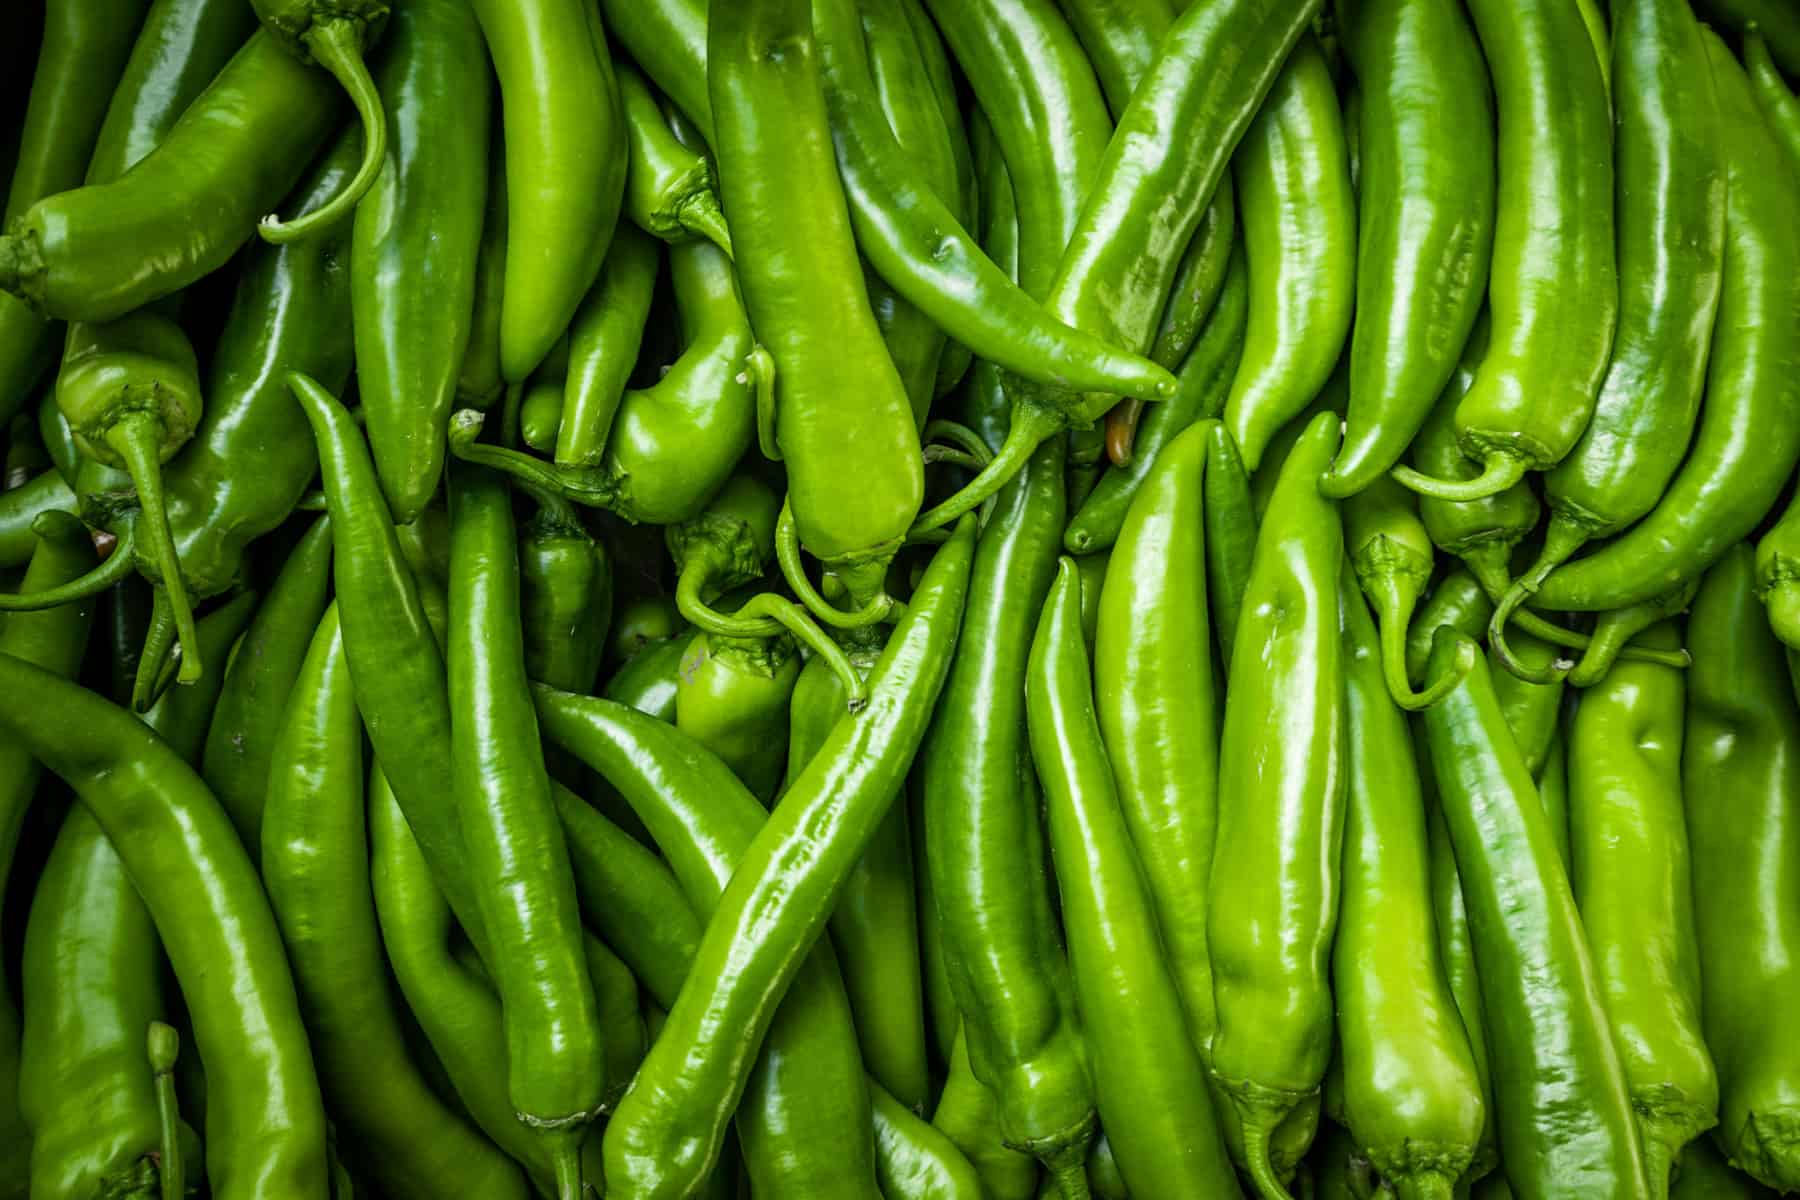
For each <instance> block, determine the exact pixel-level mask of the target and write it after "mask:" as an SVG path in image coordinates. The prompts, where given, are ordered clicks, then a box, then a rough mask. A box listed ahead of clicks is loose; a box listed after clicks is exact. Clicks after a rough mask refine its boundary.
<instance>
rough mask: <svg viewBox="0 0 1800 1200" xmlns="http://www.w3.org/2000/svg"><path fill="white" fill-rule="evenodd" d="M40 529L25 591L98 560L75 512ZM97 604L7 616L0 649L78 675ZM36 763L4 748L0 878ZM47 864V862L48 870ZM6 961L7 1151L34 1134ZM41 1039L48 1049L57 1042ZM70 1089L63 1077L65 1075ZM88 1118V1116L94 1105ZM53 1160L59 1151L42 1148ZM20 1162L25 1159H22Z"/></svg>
mask: <svg viewBox="0 0 1800 1200" xmlns="http://www.w3.org/2000/svg"><path fill="white" fill-rule="evenodd" d="M38 529H39V530H40V531H41V536H39V537H37V538H36V539H35V540H36V542H37V548H36V549H35V550H34V551H33V552H32V554H31V566H30V567H28V568H27V570H26V572H25V580H24V587H25V589H26V590H27V591H40V590H43V589H45V588H52V587H58V586H60V585H61V584H63V583H65V582H67V581H68V580H70V579H72V578H75V577H77V576H79V575H81V574H82V573H83V572H85V571H86V570H87V569H88V568H89V567H90V566H91V565H92V564H93V561H94V549H93V545H92V543H90V542H89V540H88V537H87V531H86V530H85V529H84V528H82V526H81V523H80V522H79V521H77V520H75V518H74V517H72V516H68V515H65V514H57V515H54V516H45V517H44V518H42V519H41V522H40V523H39V524H38ZM93 615H94V610H93V606H92V604H89V603H80V602H77V603H74V604H68V605H63V606H61V607H58V608H52V609H48V610H46V611H44V612H40V613H29V614H17V615H12V616H8V617H7V618H6V621H5V623H4V624H3V625H0V654H9V655H13V656H15V657H18V658H21V659H24V660H25V661H28V662H32V663H36V664H37V665H39V666H41V667H44V668H46V669H48V670H51V671H55V672H57V673H59V674H65V675H66V674H73V673H74V672H75V670H76V669H77V668H78V667H79V666H80V665H81V656H82V650H83V648H84V647H85V646H86V645H87V641H88V630H89V627H90V625H91V623H92V620H93ZM38 778H39V768H38V764H37V761H36V759H34V758H33V757H32V756H31V754H29V753H28V752H27V751H26V749H25V747H24V746H23V745H21V744H19V743H17V742H13V743H9V744H8V745H6V746H4V747H0V880H4V879H6V878H7V877H9V876H10V875H11V874H12V867H13V856H14V853H15V851H16V850H17V848H18V843H19V834H20V829H21V828H22V826H23V823H24V818H25V811H26V809H27V808H28V807H29V806H30V804H31V801H32V797H33V795H34V794H35V793H36V791H37V783H38ZM47 869H48V867H46V870H47ZM6 973H7V972H6V968H5V966H4V965H3V964H0V1148H5V1149H7V1150H8V1151H9V1152H10V1151H11V1150H12V1149H13V1148H15V1147H16V1148H17V1149H18V1150H19V1151H20V1152H21V1153H23V1152H26V1151H28V1150H29V1147H30V1143H31V1135H30V1133H29V1132H28V1130H27V1127H26V1125H25V1123H24V1122H25V1117H24V1116H22V1115H21V1102H22V1101H23V1102H24V1106H25V1107H26V1108H27V1109H28V1108H29V1107H30V1105H29V1101H26V1100H25V1097H23V1096H22V1095H21V1091H20V1088H19V1086H18V1085H19V1067H20V1063H19V1056H20V1052H21V1049H22V1045H21V1041H20V1037H19V1010H18V1009H17V1008H15V1007H14V1004H13V1000H12V992H11V990H10V989H9V988H8V987H7V986H6ZM37 1044H38V1045H41V1046H44V1047H45V1048H46V1049H48V1048H50V1047H51V1046H52V1045H53V1043H50V1042H40V1043H37ZM63 1086H64V1087H65V1090H68V1089H67V1088H66V1081H64V1085H63ZM84 1120H86V1121H88V1122H89V1123H91V1120H92V1118H91V1109H90V1110H89V1115H88V1116H87V1117H86V1118H84ZM45 1153H46V1155H47V1157H48V1159H49V1160H50V1161H55V1159H56V1153H55V1152H54V1151H51V1150H46V1151H45ZM18 1161H21V1162H23V1161H25V1160H24V1159H20V1160H18Z"/></svg>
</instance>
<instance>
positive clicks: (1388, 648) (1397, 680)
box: [1379, 597, 1475, 712]
mask: <svg viewBox="0 0 1800 1200" xmlns="http://www.w3.org/2000/svg"><path fill="white" fill-rule="evenodd" d="M1379 603H1380V607H1381V673H1382V675H1383V676H1384V677H1385V678H1386V679H1387V688H1388V695H1389V696H1391V697H1393V700H1394V703H1395V704H1397V705H1399V706H1400V707H1401V708H1404V709H1406V710H1407V711H1408V712H1419V711H1421V710H1423V709H1427V708H1430V707H1431V706H1432V705H1433V704H1436V703H1437V702H1438V701H1439V700H1442V699H1443V698H1444V697H1445V696H1448V695H1449V694H1450V693H1451V692H1452V691H1454V690H1455V689H1456V686H1457V685H1458V684H1460V683H1461V682H1462V681H1463V677H1464V676H1465V675H1467V674H1468V673H1469V672H1470V671H1473V670H1474V669H1475V647H1474V645H1473V644H1472V643H1467V642H1465V643H1464V644H1463V645H1462V647H1461V649H1460V651H1459V652H1458V654H1457V656H1456V661H1455V662H1454V663H1453V664H1451V669H1450V670H1448V671H1445V672H1444V673H1443V674H1441V675H1439V676H1438V677H1437V678H1435V679H1431V680H1428V681H1427V682H1426V684H1425V690H1424V691H1419V692H1415V691H1413V690H1412V685H1411V684H1410V683H1409V682H1408V681H1407V678H1406V629H1407V623H1408V620H1407V619H1408V617H1409V616H1410V615H1411V614H1410V612H1409V611H1408V609H1407V608H1406V607H1404V606H1402V605H1401V604H1399V603H1398V600H1397V598H1390V597H1383V598H1382V599H1381V601H1380V602H1379Z"/></svg>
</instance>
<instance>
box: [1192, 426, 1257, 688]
mask: <svg viewBox="0 0 1800 1200" xmlns="http://www.w3.org/2000/svg"><path fill="white" fill-rule="evenodd" d="M1205 486H1206V500H1205V506H1204V509H1203V511H1204V514H1205V517H1206V594H1207V601H1208V603H1207V607H1208V611H1209V613H1210V614H1211V618H1212V624H1213V627H1214V629H1215V630H1217V633H1216V634H1215V636H1214V639H1213V644H1214V646H1215V647H1216V648H1217V650H1218V652H1219V662H1220V664H1221V665H1222V666H1224V667H1226V668H1227V669H1229V668H1230V666H1231V649H1232V647H1233V646H1234V645H1235V644H1236V642H1237V628H1238V622H1239V620H1240V619H1241V617H1242V615H1243V609H1244V592H1245V590H1246V589H1247V588H1248V587H1249V586H1250V566H1251V563H1252V562H1253V561H1254V557H1255V553H1256V525H1257V516H1256V511H1255V504H1254V501H1253V500H1252V498H1251V495H1250V476H1249V475H1248V473H1246V472H1245V470H1244V460H1243V459H1242V458H1241V457H1239V455H1238V449H1237V442H1236V441H1235V440H1234V439H1233V438H1232V436H1231V431H1230V430H1228V429H1226V428H1225V426H1224V425H1222V424H1220V425H1215V426H1214V427H1213V428H1212V430H1211V431H1210V432H1209V433H1208V435H1207V439H1206V480H1205Z"/></svg>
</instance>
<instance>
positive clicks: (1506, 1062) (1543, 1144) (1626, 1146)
mask: <svg viewBox="0 0 1800 1200" xmlns="http://www.w3.org/2000/svg"><path fill="white" fill-rule="evenodd" d="M1467 641H1468V639H1467V638H1465V637H1464V636H1463V635H1461V634H1459V633H1456V632H1454V631H1453V630H1446V629H1440V630H1439V631H1438V633H1437V636H1436V638H1435V641H1434V643H1433V645H1432V650H1431V660H1430V664H1429V670H1430V673H1431V674H1432V675H1433V676H1435V675H1437V674H1439V673H1441V672H1442V671H1445V670H1447V669H1449V666H1450V663H1451V662H1452V660H1453V659H1456V658H1460V657H1461V655H1462V653H1463V652H1462V651H1461V649H1460V646H1461V645H1463V644H1465V643H1466V642H1467ZM1424 725H1425V731H1426V738H1427V741H1428V742H1429V744H1430V748H1431V762H1432V768H1433V773H1434V775H1435V777H1436V781H1437V789H1438V797H1439V803H1440V805H1441V806H1442V809H1443V814H1444V823H1445V825H1446V827H1447V828H1448V830H1449V834H1450V842H1451V844H1452V845H1453V846H1454V847H1455V852H1456V865H1457V867H1458V871H1459V874H1460V877H1461V880H1462V894H1463V897H1464V900H1465V902H1466V904H1467V906H1468V921H1469V933H1470V938H1471V941H1472V945H1473V948H1474V961H1475V966H1476V968H1477V970H1478V973H1479V976H1480V980H1481V992H1482V1002H1483V1015H1484V1018H1485V1027H1486V1030H1487V1036H1488V1040H1489V1047H1488V1048H1489V1053H1490V1055H1491V1057H1492V1061H1493V1064H1494V1068H1493V1069H1494V1092H1495V1097H1494V1098H1495V1114H1496V1122H1495V1123H1496V1125H1497V1127H1498V1130H1499V1143H1500V1154H1501V1158H1502V1160H1503V1161H1504V1162H1505V1164H1506V1173H1507V1176H1508V1178H1509V1179H1510V1180H1511V1181H1513V1182H1515V1183H1516V1184H1518V1186H1519V1189H1520V1190H1521V1191H1523V1192H1525V1194H1527V1195H1537V1196H1576V1195H1582V1196H1587V1195H1595V1194H1601V1195H1620V1196H1643V1195H1649V1194H1650V1192H1649V1183H1648V1180H1647V1176H1646V1175H1645V1173H1644V1165H1643V1161H1642V1151H1641V1150H1640V1148H1639V1140H1638V1135H1637V1129H1636V1127H1635V1125H1634V1123H1633V1121H1632V1115H1631V1098H1630V1095H1629V1093H1628V1090H1627V1086H1626V1082H1625V1074H1624V1069H1623V1067H1622V1065H1621V1063H1620V1059H1619V1052H1618V1049H1617V1047H1616V1046H1615V1045H1614V1043H1613V1037H1612V1031H1611V1029H1610V1028H1609V1026H1608V1023H1607V1017H1606V1012H1605V1009H1604V1007H1603V997H1602V994H1601V985H1600V980H1599V978H1598V972H1597V971H1596V970H1595V967H1594V963H1593V959H1592V957H1591V955H1590V954H1589V952H1588V947H1587V942H1586V939H1585V938H1584V937H1583V935H1582V930H1581V919H1580V915H1579V914H1578V913H1577V911H1576V908H1575V898H1574V895H1573V894H1572V893H1571V891H1570V889H1569V882H1568V877H1567V876H1566V875H1565V873H1564V872H1563V869H1562V863H1561V862H1560V861H1559V860H1558V858H1557V850H1556V842H1555V839H1554V837H1553V836H1552V834H1551V831H1550V826H1549V821H1548V819H1547V818H1546V817H1545V815H1544V809H1543V806H1542V805H1541V804H1540V803H1539V802H1538V798H1537V789H1536V787H1535V786H1534V783H1533V779H1532V775H1531V772H1530V770H1529V768H1528V767H1527V765H1526V762H1525V758H1524V756H1523V755H1522V754H1521V753H1520V752H1519V750H1518V748H1517V747H1516V746H1515V745H1514V744H1513V740H1512V738H1511V737H1510V736H1508V734H1507V731H1506V722H1505V719H1504V717H1503V716H1502V713H1501V708H1500V704H1499V701H1498V700H1497V699H1496V697H1495V695H1494V686H1493V681H1492V679H1491V677H1490V675H1489V671H1488V668H1487V665H1486V663H1485V662H1480V661H1478V662H1477V663H1476V664H1475V668H1474V669H1473V670H1472V671H1470V672H1469V673H1468V675H1466V676H1464V677H1463V680H1462V682H1461V683H1459V684H1458V685H1457V686H1456V688H1455V689H1454V690H1452V691H1451V693H1450V694H1449V695H1448V696H1446V697H1445V698H1444V699H1442V700H1440V701H1439V702H1438V703H1437V704H1435V705H1433V706H1432V707H1430V708H1428V709H1426V710H1425V714H1424ZM1465 1019H1466V1014H1465ZM1546 1031H1554V1034H1553V1035H1550V1034H1547V1032H1546Z"/></svg>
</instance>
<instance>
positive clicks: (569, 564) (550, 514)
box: [519, 496, 613, 696]
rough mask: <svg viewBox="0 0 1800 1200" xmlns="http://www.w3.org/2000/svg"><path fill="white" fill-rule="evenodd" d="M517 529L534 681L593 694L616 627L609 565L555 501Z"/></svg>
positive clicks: (528, 667)
mask: <svg viewBox="0 0 1800 1200" xmlns="http://www.w3.org/2000/svg"><path fill="white" fill-rule="evenodd" d="M533 498H534V499H536V500H537V502H538V510H537V512H536V513H534V514H533V515H532V516H531V518H530V519H529V520H527V521H526V522H525V523H524V524H523V525H522V526H521V527H520V529H519V610H520V611H519V623H520V626H521V628H522V631H523V633H524V637H525V673H526V674H527V675H528V676H529V677H530V678H531V679H532V680H533V681H535V682H538V683H547V684H549V685H550V686H551V687H555V688H561V689H563V690H564V691H569V692H578V693H580V694H582V695H584V696H585V695H588V694H590V693H592V692H593V690H594V685H595V684H596V683H598V682H599V677H600V660H601V657H602V655H603V654H604V653H605V652H606V634H607V629H608V627H609V626H610V625H611V624H612V607H613V579H612V564H611V561H610V559H609V558H608V555H607V552H606V547H605V546H604V545H603V544H601V543H600V542H598V541H596V540H594V537H593V535H592V534H590V533H589V532H588V531H587V527H586V526H584V525H583V524H582V523H581V519H580V517H579V516H578V515H577V514H576V512H575V510H574V509H573V508H572V507H570V506H569V505H568V504H567V503H565V502H563V501H562V500H560V499H559V498H557V497H544V496H537V497H533Z"/></svg>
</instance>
